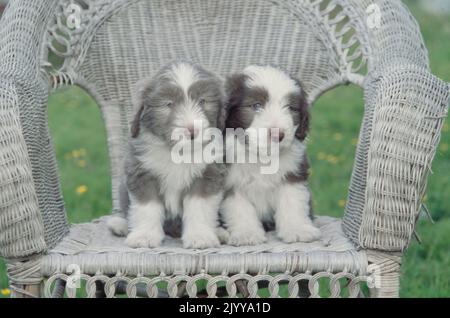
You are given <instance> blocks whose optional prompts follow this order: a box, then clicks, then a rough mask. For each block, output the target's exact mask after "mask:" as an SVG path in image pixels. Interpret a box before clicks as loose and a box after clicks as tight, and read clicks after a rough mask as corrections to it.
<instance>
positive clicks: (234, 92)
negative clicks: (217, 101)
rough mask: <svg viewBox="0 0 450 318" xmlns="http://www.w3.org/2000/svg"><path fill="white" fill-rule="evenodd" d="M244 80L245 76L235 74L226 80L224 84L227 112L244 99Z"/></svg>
mask: <svg viewBox="0 0 450 318" xmlns="http://www.w3.org/2000/svg"><path fill="white" fill-rule="evenodd" d="M246 80H247V75H245V74H242V73H236V74H233V75H230V76H229V77H228V78H227V80H226V82H225V96H226V107H227V110H229V108H230V107H234V106H237V105H239V104H240V103H241V102H242V100H243V99H244V94H245V81H246Z"/></svg>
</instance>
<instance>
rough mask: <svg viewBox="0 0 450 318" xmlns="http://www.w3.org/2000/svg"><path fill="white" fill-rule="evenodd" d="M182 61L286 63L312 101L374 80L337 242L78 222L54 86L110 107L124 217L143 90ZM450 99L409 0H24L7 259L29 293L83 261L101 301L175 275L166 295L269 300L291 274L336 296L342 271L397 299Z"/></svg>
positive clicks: (2, 44)
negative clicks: (134, 232) (128, 235)
mask: <svg viewBox="0 0 450 318" xmlns="http://www.w3.org/2000/svg"><path fill="white" fill-rule="evenodd" d="M70 4H76V5H77V6H78V7H77V8H79V10H75V11H70V10H68V8H70V7H69V5H70ZM373 4H375V5H376V6H375V7H373ZM368 8H369V9H368ZM370 9H375V11H371V10H370ZM378 13H379V14H378ZM71 22H75V27H73V25H71ZM78 22H79V23H78ZM176 59H188V60H192V61H194V62H198V63H200V64H202V65H204V66H205V67H206V68H208V69H211V70H212V71H214V72H216V73H218V74H220V75H222V76H224V75H226V74H229V73H230V72H233V71H236V70H239V69H242V68H243V67H245V66H246V65H248V64H252V63H259V64H276V65H280V66H282V67H283V68H285V69H287V70H289V71H290V72H291V74H292V75H293V76H299V77H301V78H302V81H303V82H304V84H305V85H304V86H305V89H306V91H307V93H308V96H309V99H310V102H314V101H315V100H316V98H317V97H318V96H319V95H320V94H322V93H324V92H325V91H327V90H329V89H331V88H333V87H335V86H337V85H341V84H346V83H354V84H357V85H359V86H361V87H362V88H363V89H364V92H365V113H364V119H363V123H362V127H361V131H360V136H359V143H358V147H357V152H356V158H355V164H354V169H353V173H352V178H351V183H350V187H349V195H348V200H347V206H346V208H345V215H344V218H343V220H342V222H341V221H340V220H335V219H330V218H319V219H318V220H317V222H318V223H319V225H320V226H321V227H322V231H323V233H324V237H325V238H326V239H327V241H321V242H317V243H310V244H283V243H281V242H278V241H276V240H275V239H273V240H270V241H269V243H268V244H266V245H264V246H256V247H252V248H233V247H229V246H223V247H221V248H220V249H207V250H203V251H195V250H183V249H182V248H180V247H178V245H177V242H172V243H173V244H172V245H170V244H168V245H165V246H163V247H162V248H160V249H154V250H151V249H144V250H140V249H137V250H130V249H128V248H126V247H125V246H124V245H123V241H121V240H120V239H117V238H113V237H111V236H110V235H109V234H108V233H107V232H105V228H104V219H101V220H97V221H94V222H93V223H90V224H85V225H76V226H72V227H70V226H69V224H68V223H67V218H66V213H65V211H64V203H63V198H62V194H61V190H60V185H59V178H58V172H57V168H56V160H55V155H54V151H53V145H52V142H51V139H50V136H49V131H48V126H47V110H46V106H47V100H48V94H49V93H50V92H51V91H52V90H54V89H56V88H58V87H60V86H62V85H79V86H81V87H83V88H84V89H86V90H87V91H88V92H89V93H90V94H91V95H92V96H93V97H94V98H95V100H96V101H97V102H98V104H99V105H100V107H101V110H102V112H103V116H104V120H105V125H106V129H107V133H108V146H109V154H110V165H111V171H112V187H113V189H112V193H113V212H118V211H119V205H118V197H117V191H116V190H117V187H118V182H119V175H118V171H120V169H119V167H120V166H121V163H122V155H123V154H122V150H123V146H124V144H125V141H126V136H127V133H128V131H129V122H130V119H131V115H132V109H131V103H130V99H131V98H130V89H131V87H132V85H133V84H134V83H135V82H136V81H137V80H139V79H140V78H142V77H144V76H148V75H149V74H152V73H153V72H155V71H156V70H157V69H159V68H160V66H161V65H163V64H165V63H167V62H169V61H172V60H176ZM449 98H450V88H449V84H447V83H445V82H443V81H441V80H440V79H438V78H436V77H434V76H433V75H431V74H430V71H429V66H428V55H427V51H426V48H425V46H424V44H423V40H422V37H421V34H420V31H419V28H418V26H417V23H416V22H415V20H414V18H413V17H412V16H411V14H410V13H409V11H408V9H407V8H406V7H405V6H404V5H403V4H402V3H401V2H400V1H396V0H377V1H369V0H289V1H288V0H245V1H238V0H208V1H205V0H176V1H175V0H153V1H145V0H95V1H94V0H83V1H81V0H27V1H22V0H12V1H10V3H9V6H8V7H7V9H6V11H5V13H4V16H3V17H2V20H1V21H0V122H1V124H0V255H1V256H2V257H4V258H6V259H7V260H8V274H9V277H10V283H11V287H12V288H13V289H14V291H15V295H16V296H23V295H25V296H36V295H38V294H39V293H38V292H39V291H43V294H42V295H44V296H61V295H62V293H63V292H64V289H65V288H64V286H65V281H67V280H68V279H69V276H68V275H67V274H68V273H67V272H68V269H67V266H68V265H70V264H78V265H79V266H80V269H81V272H82V278H83V279H84V280H86V281H87V285H86V292H87V295H88V296H102V295H103V296H110V297H113V296H114V295H115V293H117V292H119V291H122V292H124V293H126V294H127V295H129V296H136V295H143V294H144V295H146V296H150V297H156V296H161V295H163V294H164V292H163V291H159V292H158V290H157V288H156V287H155V286H156V285H155V284H156V283H157V282H159V281H165V282H167V283H168V285H167V295H169V296H176V295H180V293H182V290H183V288H181V287H180V286H181V285H183V284H182V283H183V282H184V285H185V287H184V290H185V291H186V292H187V294H188V295H189V296H192V297H193V296H197V295H198V293H199V292H200V291H197V289H196V284H195V282H196V281H199V280H205V281H207V282H208V284H207V288H206V292H207V294H208V295H209V296H211V297H214V296H217V292H218V288H219V287H218V282H219V281H220V282H225V285H226V292H227V293H228V295H231V296H235V295H236V293H237V290H238V291H240V292H241V293H243V294H244V295H249V296H256V295H257V291H258V286H260V285H263V284H262V282H263V281H265V282H268V284H269V285H268V290H269V293H270V294H271V295H272V296H276V295H278V292H279V284H280V282H284V283H287V284H288V290H289V295H290V296H291V297H298V296H302V295H305V293H304V292H306V295H310V296H313V297H314V296H318V280H319V278H323V277H326V278H328V279H329V281H330V284H329V289H330V294H331V296H339V295H340V292H341V288H340V284H339V283H338V282H339V280H342V279H345V280H348V281H349V285H348V286H349V294H350V296H358V295H359V294H360V292H359V291H360V290H359V283H360V282H367V284H368V285H369V287H370V289H371V292H372V293H371V295H373V296H379V297H382V296H398V288H399V266H400V260H401V255H402V253H403V251H404V250H405V248H406V247H407V246H408V244H409V242H410V239H411V236H412V234H413V233H414V226H415V221H416V219H417V217H418V214H419V211H420V208H421V200H422V197H423V195H424V192H425V186H426V179H427V174H428V172H429V170H430V166H431V161H432V159H433V156H434V153H435V150H436V146H437V144H438V142H439V136H440V130H441V127H442V125H443V121H444V119H445V117H446V116H447V112H448V102H449ZM102 231H103V232H102ZM96 233H97V234H96ZM98 233H103V234H104V235H103V236H101V237H100V238H99V236H98ZM269 273H270V274H271V275H269ZM151 277H153V278H151ZM44 281H45V283H44ZM302 281H304V282H307V284H306V285H307V286H306V287H305V284H303V285H302V284H299V282H302ZM258 282H259V284H258ZM180 284H181V285H180ZM39 286H41V287H43V289H42V290H41V288H40V287H39ZM302 286H303V288H302ZM179 287H180V288H179ZM52 288H53V290H52ZM66 291H67V293H68V295H69V296H74V295H75V294H74V290H73V289H70V288H67V289H66Z"/></svg>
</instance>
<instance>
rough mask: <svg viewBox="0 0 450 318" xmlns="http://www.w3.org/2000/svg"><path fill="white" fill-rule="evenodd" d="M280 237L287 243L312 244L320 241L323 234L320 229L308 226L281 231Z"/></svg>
mask: <svg viewBox="0 0 450 318" xmlns="http://www.w3.org/2000/svg"><path fill="white" fill-rule="evenodd" d="M278 236H279V237H280V238H281V239H282V240H283V241H284V242H286V243H294V242H312V241H316V240H318V239H319V238H320V236H321V233H320V230H319V229H318V228H316V227H315V226H313V225H309V224H308V225H301V226H298V227H296V228H293V227H292V228H289V229H285V230H280V231H279V232H278Z"/></svg>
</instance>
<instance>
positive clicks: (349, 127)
mask: <svg viewBox="0 0 450 318" xmlns="http://www.w3.org/2000/svg"><path fill="white" fill-rule="evenodd" d="M415 2H416V1H413V0H411V1H406V3H407V4H409V5H411V9H412V11H413V14H414V15H415V16H416V18H417V19H418V21H419V24H420V25H421V28H422V33H423V35H424V38H425V42H426V46H427V48H428V50H429V53H430V61H431V68H432V71H433V73H434V74H436V75H437V76H439V77H440V78H442V79H444V80H446V81H450V60H449V57H450V42H449V41H447V39H449V38H450V20H449V19H448V17H434V16H433V17H431V16H429V15H427V14H425V13H423V12H421V11H420V10H419V9H418V7H417V6H416V5H415ZM362 96H363V95H362V91H361V89H360V88H358V87H355V86H347V87H340V88H338V89H335V90H333V91H331V92H329V93H327V94H325V95H324V96H322V97H321V98H320V99H319V100H318V101H317V102H316V104H315V105H314V107H313V110H312V129H311V134H310V137H309V141H308V149H309V150H308V152H309V156H310V159H311V164H312V176H311V180H310V184H311V188H312V191H313V195H314V207H315V211H316V214H322V215H331V216H342V213H343V205H344V203H345V199H346V196H347V187H348V183H349V179H350V174H351V169H352V165H353V157H354V152H355V145H356V138H357V136H358V131H359V127H360V122H361V118H362V113H363V98H362ZM49 121H50V128H51V131H52V134H53V137H54V143H55V148H56V153H57V157H58V162H59V168H60V173H61V180H62V186H63V193H64V198H65V202H66V209H67V212H68V216H69V219H70V220H71V221H72V222H85V221H89V220H92V219H93V218H95V217H98V216H100V215H104V214H107V213H108V212H109V211H110V209H111V203H110V202H111V192H110V179H109V167H108V164H107V162H108V159H107V153H106V151H107V150H106V149H107V146H106V137H105V132H104V127H103V124H102V119H101V114H100V112H99V110H98V108H97V106H96V105H95V103H94V102H93V100H92V99H91V98H90V97H89V96H88V95H87V94H85V93H84V92H83V91H81V90H80V89H78V88H71V89H63V90H60V91H58V92H56V93H55V94H53V95H52V96H51V98H50V101H49ZM449 144H450V129H449V124H448V123H446V124H445V126H444V131H443V134H442V138H441V144H440V146H439V150H438V152H437V154H436V157H435V159H434V162H433V171H434V174H432V175H431V176H430V178H429V182H428V190H427V193H428V194H427V197H426V204H427V206H428V207H429V209H430V211H431V213H432V215H433V217H434V219H435V220H436V224H435V225H432V224H430V223H429V222H427V221H426V220H425V219H421V220H420V221H419V223H418V229H417V231H418V233H419V235H420V236H421V238H422V241H423V243H422V244H421V245H420V244H418V243H417V242H416V241H413V242H412V243H411V246H410V248H409V249H408V251H407V252H406V255H405V257H404V258H403V265H402V272H403V275H402V279H401V291H400V295H401V296H402V297H450V286H449V280H450V279H449V277H450V247H449V242H450V211H449V210H450V200H449V198H450V179H449V177H448V171H450V150H449ZM80 186H85V188H84V189H85V190H86V191H85V192H84V193H80V192H77V189H79V187H80ZM6 287H7V279H6V275H5V265H4V263H3V262H1V261H0V289H2V288H6ZM0 297H2V296H1V295H0Z"/></svg>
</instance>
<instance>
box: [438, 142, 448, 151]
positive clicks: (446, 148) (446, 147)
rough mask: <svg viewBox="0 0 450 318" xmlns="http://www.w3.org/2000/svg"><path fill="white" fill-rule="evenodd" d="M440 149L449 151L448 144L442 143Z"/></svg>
mask: <svg viewBox="0 0 450 318" xmlns="http://www.w3.org/2000/svg"><path fill="white" fill-rule="evenodd" d="M439 150H440V151H442V152H447V151H448V144H445V143H444V144H441V145H440V147H439Z"/></svg>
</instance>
